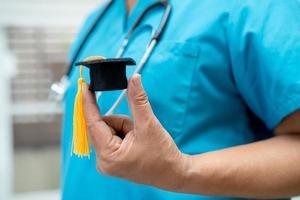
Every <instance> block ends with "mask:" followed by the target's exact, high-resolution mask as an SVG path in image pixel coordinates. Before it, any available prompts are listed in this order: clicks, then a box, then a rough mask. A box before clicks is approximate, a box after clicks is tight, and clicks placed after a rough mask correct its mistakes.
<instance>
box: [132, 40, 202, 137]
mask: <svg viewBox="0 0 300 200" xmlns="http://www.w3.org/2000/svg"><path fill="white" fill-rule="evenodd" d="M138 46H139V45H134V47H133V48H131V50H130V52H128V55H130V56H133V57H135V54H136V52H138V51H140V50H138V49H139V47H138ZM141 48H142V47H141ZM198 57H199V48H198V46H196V45H194V44H192V43H187V42H183V43H180V42H164V41H162V42H160V43H159V45H157V47H156V48H155V49H154V51H153V53H152V55H151V56H150V58H149V60H148V62H147V63H146V65H145V66H144V68H143V69H142V71H141V75H142V82H143V85H144V88H145V90H146V92H147V94H148V97H149V101H150V104H151V106H152V108H153V111H154V114H155V115H156V117H157V118H158V119H159V121H160V122H161V124H162V125H163V126H164V128H165V129H166V130H167V131H168V132H169V133H170V134H171V135H172V137H176V136H178V135H179V134H181V133H182V132H183V128H184V119H185V114H186V109H187V106H188V101H189V94H190V89H191V84H192V79H193V75H194V69H195V66H196V65H197V59H198Z"/></svg>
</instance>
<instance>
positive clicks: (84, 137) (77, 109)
mask: <svg viewBox="0 0 300 200" xmlns="http://www.w3.org/2000/svg"><path fill="white" fill-rule="evenodd" d="M82 73H83V66H80V77H79V79H78V90H77V94H76V99H75V104H74V115H73V153H74V154H75V155H77V156H79V157H83V156H88V157H89V155H90V150H89V143H88V133H87V126H86V120H85V116H84V110H83V91H82V86H83V83H84V79H83V76H82Z"/></svg>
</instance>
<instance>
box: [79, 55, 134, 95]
mask: <svg viewBox="0 0 300 200" xmlns="http://www.w3.org/2000/svg"><path fill="white" fill-rule="evenodd" d="M135 64H136V63H135V61H134V60H133V59H132V58H106V59H93V60H89V61H81V62H77V63H75V65H77V66H78V65H83V66H86V67H88V68H90V80H91V82H90V90H91V91H107V90H121V89H125V88H127V78H126V65H135Z"/></svg>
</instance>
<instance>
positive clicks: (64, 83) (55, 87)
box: [51, 0, 172, 115]
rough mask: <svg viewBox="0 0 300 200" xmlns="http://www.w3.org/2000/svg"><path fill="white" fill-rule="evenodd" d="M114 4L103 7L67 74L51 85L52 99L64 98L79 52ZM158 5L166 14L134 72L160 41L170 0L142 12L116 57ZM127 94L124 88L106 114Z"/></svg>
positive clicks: (70, 64)
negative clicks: (147, 15) (148, 14)
mask: <svg viewBox="0 0 300 200" xmlns="http://www.w3.org/2000/svg"><path fill="white" fill-rule="evenodd" d="M112 4H113V0H110V1H109V2H108V3H107V5H106V6H105V8H104V9H103V11H102V12H100V14H99V15H98V17H97V18H96V20H95V21H94V23H93V24H92V26H91V27H90V29H89V30H88V32H87V34H86V35H85V37H84V38H83V40H82V42H81V43H80V45H79V47H78V49H77V50H76V52H75V54H74V56H73V58H72V60H71V62H70V63H69V65H68V69H67V72H66V74H65V75H64V76H63V77H62V78H61V80H60V81H59V82H56V83H53V84H52V85H51V97H52V99H53V98H54V99H55V100H57V101H61V100H62V99H63V98H64V95H65V92H66V90H67V88H68V85H69V78H68V77H69V76H70V73H71V71H72V66H73V65H74V63H75V62H76V60H77V58H78V57H79V54H80V52H81V50H82V49H83V47H84V45H85V44H86V42H87V40H88V39H89V37H90V36H91V34H92V33H93V32H94V30H95V28H96V27H97V25H98V23H99V22H100V21H101V19H102V18H103V16H104V15H105V14H106V12H107V11H108V10H109V8H110V7H111V5H112ZM158 7H163V8H164V14H163V17H162V19H161V22H160V24H159V26H158V28H157V29H156V30H155V32H154V34H153V35H152V37H151V40H150V42H149V44H148V46H147V48H146V51H145V53H144V55H143V56H142V58H141V61H140V63H139V64H138V66H137V67H136V69H135V71H134V72H133V73H139V72H140V71H141V69H142V68H143V67H144V66H145V64H146V63H147V61H148V58H149V57H150V55H151V53H152V51H153V49H154V48H155V46H156V44H157V43H158V42H159V41H160V39H161V36H162V34H163V32H164V30H165V27H166V25H167V22H168V20H169V17H170V14H171V9H172V8H171V5H170V3H169V1H168V0H160V1H158V2H155V3H153V4H151V5H149V6H148V7H147V8H146V9H145V10H144V11H143V12H142V14H141V15H140V16H139V17H138V18H137V20H136V21H135V23H134V24H133V26H132V27H131V28H130V29H129V31H128V33H127V34H126V36H125V38H124V40H123V42H122V44H121V47H120V49H119V50H118V52H117V55H116V58H119V57H122V56H123V54H124V52H125V50H126V48H127V47H128V43H129V40H130V37H131V35H132V33H133V32H134V31H135V30H136V28H137V27H138V26H139V24H140V23H141V22H142V21H143V19H144V17H145V16H146V14H147V13H149V12H150V11H151V10H152V9H154V8H158ZM101 94H102V93H101V92H99V93H97V94H96V96H97V98H99V97H100V95H101ZM125 94H126V89H125V90H122V92H121V94H120V95H119V97H118V98H117V100H116V101H115V102H114V104H113V105H112V106H111V108H110V109H109V110H108V112H107V113H106V114H105V115H110V114H112V113H113V112H114V111H115V109H116V108H117V107H118V105H119V104H120V103H121V101H122V99H123V98H124V96H125Z"/></svg>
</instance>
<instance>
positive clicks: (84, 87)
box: [82, 83, 88, 93]
mask: <svg viewBox="0 0 300 200" xmlns="http://www.w3.org/2000/svg"><path fill="white" fill-rule="evenodd" d="M82 90H83V93H86V92H87V91H88V85H87V84H86V83H83V84H82Z"/></svg>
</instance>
